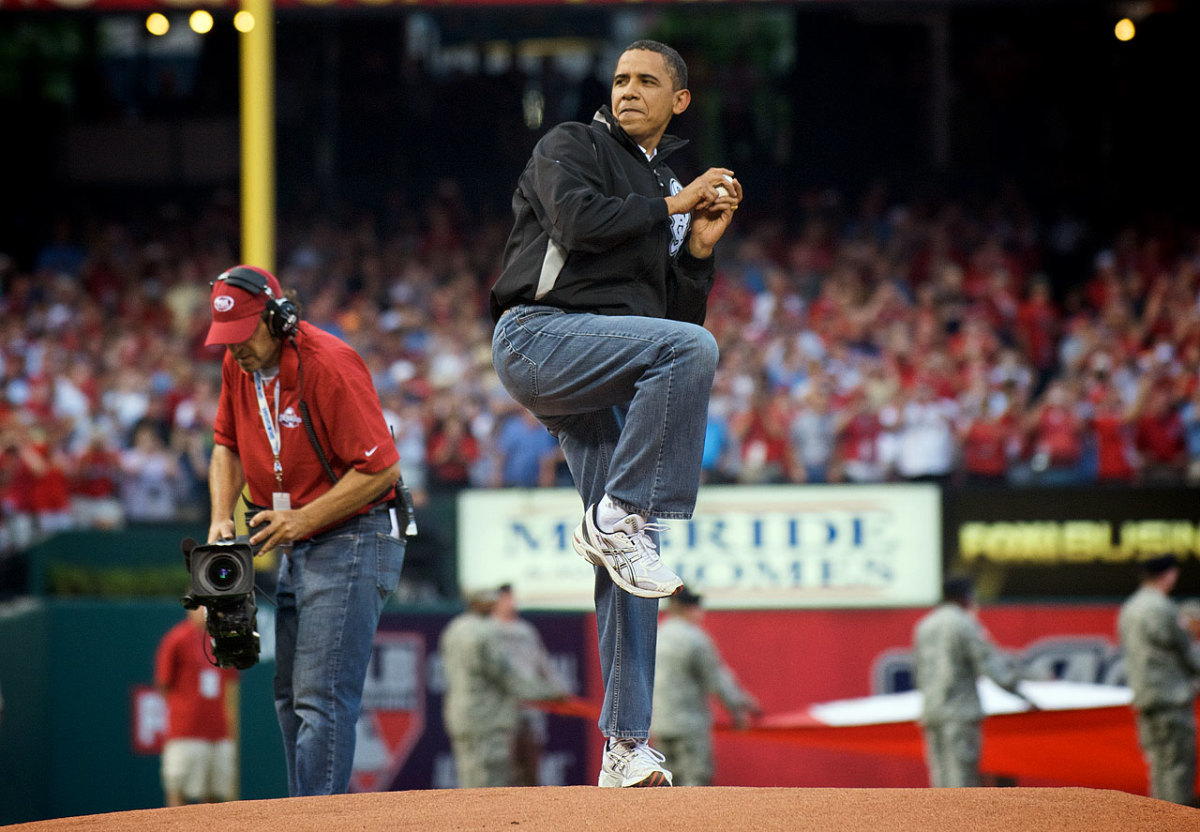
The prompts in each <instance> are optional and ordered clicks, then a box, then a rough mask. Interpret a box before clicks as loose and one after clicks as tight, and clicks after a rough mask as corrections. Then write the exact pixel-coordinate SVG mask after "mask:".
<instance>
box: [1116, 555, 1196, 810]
mask: <svg viewBox="0 0 1200 832" xmlns="http://www.w3.org/2000/svg"><path fill="white" fill-rule="evenodd" d="M1141 573H1142V584H1141V586H1140V587H1139V588H1138V590H1137V592H1135V593H1133V595H1131V596H1130V597H1129V600H1127V601H1126V602H1125V603H1124V604H1122V605H1121V612H1120V615H1119V616H1118V617H1117V631H1118V634H1119V636H1120V639H1121V650H1122V652H1123V653H1124V655H1125V673H1126V675H1127V676H1128V678H1129V686H1130V687H1131V688H1133V707H1134V709H1135V710H1136V711H1137V723H1138V741H1139V743H1140V744H1141V746H1142V752H1143V753H1144V754H1145V756H1146V762H1147V764H1148V765H1149V768H1150V793H1151V794H1152V795H1153V796H1154V797H1157V798H1159V799H1161V800H1169V801H1171V802H1172V803H1182V804H1184V805H1189V806H1190V805H1195V802H1196V794H1195V782H1196V714H1195V701H1196V680H1197V677H1200V665H1198V664H1197V662H1196V659H1195V658H1194V657H1193V655H1192V651H1191V641H1190V640H1189V638H1188V634H1187V632H1186V631H1185V630H1184V628H1183V626H1182V624H1181V620H1180V614H1179V611H1178V610H1177V609H1176V608H1175V605H1174V604H1173V603H1172V602H1171V599H1170V598H1169V597H1167V596H1168V594H1169V593H1170V592H1171V590H1172V589H1173V588H1174V587H1175V581H1176V580H1177V579H1178V578H1179V562H1178V560H1177V559H1176V558H1175V556H1174V555H1170V554H1167V555H1160V556H1158V557H1155V558H1152V559H1150V560H1147V561H1144V562H1143V563H1142V564H1141Z"/></svg>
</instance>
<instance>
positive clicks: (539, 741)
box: [492, 584, 569, 786]
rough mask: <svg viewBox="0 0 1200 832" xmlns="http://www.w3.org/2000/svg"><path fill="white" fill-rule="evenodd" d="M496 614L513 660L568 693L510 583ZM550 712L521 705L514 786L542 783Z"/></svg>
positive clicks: (511, 782) (524, 670)
mask: <svg viewBox="0 0 1200 832" xmlns="http://www.w3.org/2000/svg"><path fill="white" fill-rule="evenodd" d="M492 617H493V618H494V619H495V620H496V624H497V626H499V628H500V638H501V640H502V641H503V643H504V647H505V650H506V651H507V656H508V660H509V662H511V663H512V664H513V665H514V666H515V667H516V668H517V670H519V671H520V672H521V673H523V674H524V675H526V676H529V677H531V678H534V679H537V680H538V682H540V683H541V684H542V685H544V686H545V687H546V688H547V689H548V690H552V691H555V692H556V694H557V695H558V696H559V697H565V696H566V695H567V694H568V693H569V691H568V690H567V686H566V685H565V684H563V682H562V680H561V679H559V677H558V674H557V673H555V671H554V668H553V667H552V666H551V664H550V654H549V653H548V652H546V645H545V644H544V643H543V642H542V637H541V636H540V635H539V634H538V631H537V628H536V627H534V626H533V625H532V624H530V623H529V622H528V621H526V620H525V619H524V618H521V617H520V616H519V615H518V614H517V605H516V600H515V598H514V597H513V590H512V586H511V585H510V584H504V586H502V587H500V589H499V590H498V597H497V601H496V608H495V609H494V610H493V611H492ZM546 734H547V732H546V714H545V713H544V712H543V711H541V710H539V709H537V708H535V707H532V706H530V705H523V706H521V707H519V708H518V709H517V727H516V729H515V731H514V733H513V747H512V770H511V774H510V776H509V781H508V785H510V786H536V785H538V765H539V763H540V762H541V758H542V749H543V748H545V746H546Z"/></svg>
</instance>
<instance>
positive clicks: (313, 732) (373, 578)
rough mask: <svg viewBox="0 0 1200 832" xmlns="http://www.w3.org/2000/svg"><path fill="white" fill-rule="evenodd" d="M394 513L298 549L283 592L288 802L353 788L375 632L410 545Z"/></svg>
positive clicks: (278, 640)
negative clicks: (394, 530) (398, 534)
mask: <svg viewBox="0 0 1200 832" xmlns="http://www.w3.org/2000/svg"><path fill="white" fill-rule="evenodd" d="M390 530H391V521H390V518H389V517H388V514H387V512H385V511H379V510H376V511H373V512H372V513H370V514H364V515H359V516H356V517H352V518H350V519H349V520H347V521H346V522H345V523H342V524H341V525H340V526H337V527H336V528H333V529H330V530H328V531H326V532H322V533H321V534H318V535H315V536H313V537H312V538H310V539H309V540H306V541H304V542H301V543H296V544H295V546H294V547H293V548H292V551H291V552H290V553H289V554H287V555H285V556H284V557H283V559H282V561H281V563H280V565H279V583H278V585H277V587H276V590H275V596H276V605H277V608H276V611H275V713H276V716H277V717H278V718H279V728H280V730H281V731H282V733H283V750H284V756H285V758H286V761H287V776H288V794H289V795H290V796H292V797H297V796H300V795H314V794H340V793H342V792H345V791H346V790H347V789H348V788H349V786H350V770H351V764H352V763H353V762H354V739H355V724H356V723H357V722H358V712H359V706H360V705H361V703H362V692H363V683H364V681H365V679H366V675H367V664H368V662H369V661H370V658H371V648H372V645H373V643H374V640H375V628H376V627H377V626H378V624H379V616H380V614H381V613H382V612H383V606H384V604H385V603H386V601H387V599H388V596H389V595H391V594H392V592H394V591H395V589H396V585H397V584H398V583H399V581H400V567H401V566H402V565H403V563H404V543H403V542H402V541H400V540H397V539H396V538H394V537H392V536H391V534H390Z"/></svg>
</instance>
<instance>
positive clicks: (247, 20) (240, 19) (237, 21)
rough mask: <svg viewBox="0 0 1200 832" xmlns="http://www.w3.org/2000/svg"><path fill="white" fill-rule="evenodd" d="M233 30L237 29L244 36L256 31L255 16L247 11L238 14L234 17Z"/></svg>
mask: <svg viewBox="0 0 1200 832" xmlns="http://www.w3.org/2000/svg"><path fill="white" fill-rule="evenodd" d="M233 28H235V29H237V30H238V31H239V32H241V33H242V34H243V35H244V34H246V33H247V32H252V31H254V15H252V14H250V12H245V11H242V12H238V13H237V14H235V15H234V16H233Z"/></svg>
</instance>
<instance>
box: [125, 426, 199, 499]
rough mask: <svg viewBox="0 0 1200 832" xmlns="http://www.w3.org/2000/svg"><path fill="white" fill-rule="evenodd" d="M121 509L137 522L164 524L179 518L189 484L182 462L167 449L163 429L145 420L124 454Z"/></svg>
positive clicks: (134, 433) (138, 427)
mask: <svg viewBox="0 0 1200 832" xmlns="http://www.w3.org/2000/svg"><path fill="white" fill-rule="evenodd" d="M120 464H121V505H122V507H123V509H124V512H125V517H126V519H128V520H132V521H134V522H164V521H169V520H174V519H176V518H178V516H179V507H180V500H181V498H183V497H184V496H185V495H186V493H187V480H186V478H185V475H184V471H183V469H182V467H181V466H180V464H179V459H178V458H177V457H176V456H175V455H174V454H172V453H171V451H170V450H169V449H168V448H167V443H166V442H165V441H164V439H163V427H162V425H160V424H158V423H156V422H154V421H151V420H142V421H139V422H138V423H137V425H135V426H134V429H133V443H132V447H130V448H128V449H126V450H124V451H122V452H121V457H120Z"/></svg>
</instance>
